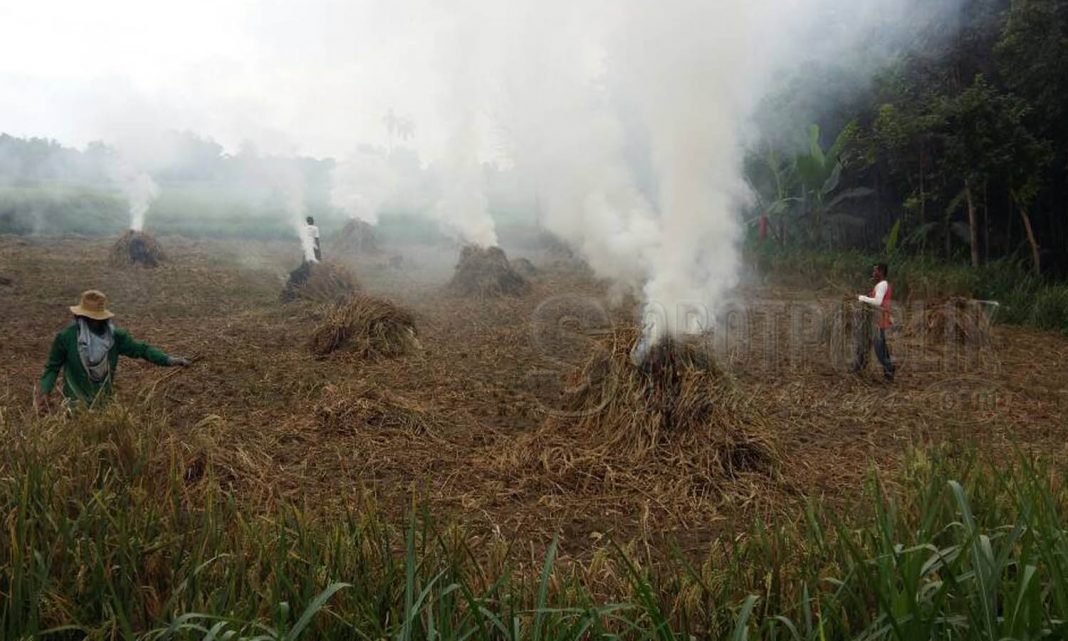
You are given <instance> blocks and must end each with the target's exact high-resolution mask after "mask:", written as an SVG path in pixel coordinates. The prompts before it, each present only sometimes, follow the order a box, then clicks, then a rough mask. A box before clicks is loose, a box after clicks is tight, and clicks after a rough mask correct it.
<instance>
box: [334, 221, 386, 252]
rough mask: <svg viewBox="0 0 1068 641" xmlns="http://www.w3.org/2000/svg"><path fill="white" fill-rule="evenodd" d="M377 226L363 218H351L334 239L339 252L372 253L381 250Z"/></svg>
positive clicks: (335, 248)
mask: <svg viewBox="0 0 1068 641" xmlns="http://www.w3.org/2000/svg"><path fill="white" fill-rule="evenodd" d="M379 249H380V248H379V245H378V236H377V235H376V234H375V228H374V227H372V226H371V225H369V224H367V223H365V222H364V221H362V220H349V221H348V222H347V223H345V226H344V227H342V228H341V233H339V234H338V235H337V239H336V240H335V241H334V252H335V253H337V254H339V255H340V254H351V255H359V254H372V253H375V252H377V251H379Z"/></svg>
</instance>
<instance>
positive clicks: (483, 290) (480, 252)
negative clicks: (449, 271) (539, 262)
mask: <svg viewBox="0 0 1068 641" xmlns="http://www.w3.org/2000/svg"><path fill="white" fill-rule="evenodd" d="M448 290H449V291H450V292H451V293H453V294H456V295H458V296H475V297H482V298H497V297H500V296H522V295H523V294H526V293H527V292H528V291H530V283H528V282H527V279H526V278H523V276H522V275H520V274H519V273H518V272H517V271H515V270H514V269H513V268H512V265H511V264H510V263H509V262H508V257H507V256H506V255H505V254H504V250H502V249H501V248H500V247H486V248H482V247H476V246H474V245H468V246H467V247H464V248H463V251H462V252H461V253H460V262H459V263H458V264H457V265H456V273H455V274H453V277H452V280H451V281H449V285H448Z"/></svg>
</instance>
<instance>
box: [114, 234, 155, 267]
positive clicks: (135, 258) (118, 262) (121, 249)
mask: <svg viewBox="0 0 1068 641" xmlns="http://www.w3.org/2000/svg"><path fill="white" fill-rule="evenodd" d="M163 260H165V257H164V255H163V249H161V248H160V246H159V243H158V242H156V239H155V238H153V237H151V236H149V235H148V234H146V233H144V232H141V231H134V230H132V229H129V230H127V231H126V232H125V233H123V235H122V236H119V239H118V240H117V241H115V244H114V245H112V246H111V264H112V265H114V266H116V267H124V266H129V265H140V266H142V267H158V266H159V264H160V263H161V262H162V261H163Z"/></svg>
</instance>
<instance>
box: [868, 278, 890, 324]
mask: <svg viewBox="0 0 1068 641" xmlns="http://www.w3.org/2000/svg"><path fill="white" fill-rule="evenodd" d="M868 296H869V297H870V298H875V288H874V287H872V288H871V291H870V292H868ZM879 307H880V310H881V311H880V312H879V329H890V328H891V327H893V326H894V321H893V319H891V318H890V281H887V282H886V295H885V296H883V304H882V305H880V306H879Z"/></svg>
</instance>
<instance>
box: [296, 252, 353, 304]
mask: <svg viewBox="0 0 1068 641" xmlns="http://www.w3.org/2000/svg"><path fill="white" fill-rule="evenodd" d="M359 290H360V286H359V283H357V281H356V278H355V277H354V276H353V275H352V272H350V271H349V269H348V268H347V267H345V266H344V265H339V264H337V263H313V262H308V261H305V262H303V263H301V265H300V267H297V268H296V269H294V270H293V271H292V272H290V273H289V279H288V280H287V281H286V286H285V289H283V290H282V297H281V298H282V302H283V303H288V302H291V301H294V300H297V299H298V298H299V299H302V300H309V301H313V302H318V303H330V302H334V303H338V302H341V301H344V300H347V299H348V298H349V297H351V296H352V295H353V294H355V293H356V292H358V291H359Z"/></svg>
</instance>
